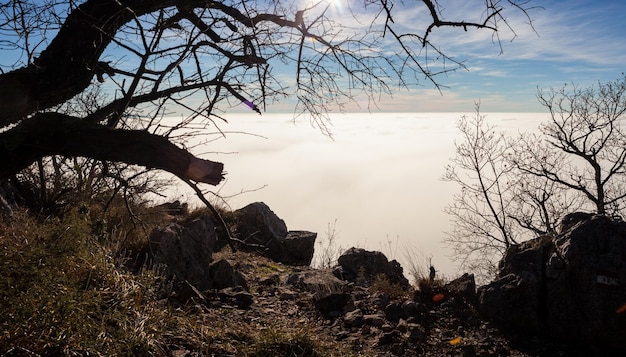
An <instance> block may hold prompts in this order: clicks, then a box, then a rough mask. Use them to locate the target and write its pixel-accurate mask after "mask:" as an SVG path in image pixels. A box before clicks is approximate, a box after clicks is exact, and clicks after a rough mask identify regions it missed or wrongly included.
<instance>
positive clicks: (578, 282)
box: [478, 214, 626, 351]
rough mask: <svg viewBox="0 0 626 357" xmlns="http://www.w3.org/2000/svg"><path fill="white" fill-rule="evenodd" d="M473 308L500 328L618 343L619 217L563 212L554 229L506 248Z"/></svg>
mask: <svg viewBox="0 0 626 357" xmlns="http://www.w3.org/2000/svg"><path fill="white" fill-rule="evenodd" d="M478 295H479V309H480V311H481V312H482V313H483V315H484V316H486V317H488V318H489V319H491V320H492V321H494V322H495V323H496V324H497V325H498V326H499V327H500V328H502V329H503V330H506V331H509V332H515V333H517V334H523V335H537V336H543V337H548V338H551V339H556V340H559V341H563V342H566V343H583V344H590V343H594V344H601V345H603V346H606V347H607V350H618V351H625V350H626V339H624V338H623V336H626V316H625V315H624V314H623V313H620V312H619V311H621V310H620V307H622V306H624V304H625V303H626V223H624V222H622V221H621V220H612V219H610V218H608V217H605V216H589V215H586V214H579V215H568V216H566V221H565V219H564V222H562V224H561V230H560V233H559V234H557V235H555V236H544V237H539V238H536V239H534V240H531V241H527V242H524V243H521V244H519V245H516V246H513V247H511V248H510V249H508V251H507V252H506V254H505V256H504V258H503V259H502V261H501V263H500V267H499V274H498V278H497V279H496V280H495V281H494V282H492V283H490V284H488V285H486V286H483V287H481V288H480V289H479V292H478Z"/></svg>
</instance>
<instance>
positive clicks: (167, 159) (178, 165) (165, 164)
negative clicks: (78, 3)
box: [0, 113, 224, 185]
mask: <svg viewBox="0 0 626 357" xmlns="http://www.w3.org/2000/svg"><path fill="white" fill-rule="evenodd" d="M49 155H64V156H85V157H91V158H94V159H97V160H103V161H115V162H125V163H128V164H135V165H141V166H145V167H148V168H156V169H162V170H166V171H168V172H171V173H173V174H174V175H176V176H178V177H180V178H181V179H183V180H193V181H197V182H204V183H208V184H211V185H217V184H219V183H220V182H221V181H222V179H223V178H224V176H223V175H224V172H223V167H224V165H223V164H222V163H219V162H213V161H209V160H203V159H200V158H197V157H195V156H193V155H192V154H191V153H189V152H188V151H186V150H184V149H181V148H179V147H177V146H176V145H174V144H172V143H171V142H169V141H168V140H167V139H166V138H164V137H161V136H158V135H154V134H150V133H148V132H146V131H140V130H116V129H111V128H107V127H105V126H103V125H99V124H94V123H89V122H86V121H84V120H81V119H79V118H74V117H71V116H68V115H63V114H58V113H41V114H37V115H35V116H34V117H33V118H29V119H26V120H24V121H23V122H22V123H21V124H19V125H18V126H16V127H15V128H13V129H11V130H9V131H5V132H4V133H1V134H0V180H1V179H5V178H7V177H10V176H11V175H13V174H14V173H15V172H17V171H19V170H21V169H23V168H26V167H27V166H28V165H30V164H31V163H33V162H35V161H36V160H37V159H38V158H40V157H43V156H49Z"/></svg>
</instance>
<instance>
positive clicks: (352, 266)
mask: <svg viewBox="0 0 626 357" xmlns="http://www.w3.org/2000/svg"><path fill="white" fill-rule="evenodd" d="M337 263H338V266H337V267H336V268H335V270H334V272H333V273H334V274H335V276H337V277H338V278H340V279H343V280H346V281H350V282H355V283H357V284H359V285H364V286H369V285H371V283H372V282H373V280H374V279H375V278H376V277H377V276H379V275H384V276H385V277H386V278H387V279H388V280H389V282H391V283H393V284H398V285H400V286H401V287H402V288H405V289H408V288H409V287H410V284H409V281H408V279H407V278H406V277H405V276H404V274H403V270H402V266H400V263H398V262H397V261H395V260H392V261H388V260H387V257H386V256H385V255H384V254H383V253H381V252H376V251H368V250H365V249H363V248H350V249H348V250H347V251H346V252H345V253H343V254H342V255H341V256H340V257H339V259H337Z"/></svg>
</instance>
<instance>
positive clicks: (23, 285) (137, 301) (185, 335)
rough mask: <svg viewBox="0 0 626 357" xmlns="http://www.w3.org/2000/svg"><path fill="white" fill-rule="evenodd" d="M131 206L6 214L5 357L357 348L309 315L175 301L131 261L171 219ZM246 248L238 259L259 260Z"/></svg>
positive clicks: (269, 270) (0, 304)
mask: <svg viewBox="0 0 626 357" xmlns="http://www.w3.org/2000/svg"><path fill="white" fill-rule="evenodd" d="M130 208H131V211H132V215H131V214H129V211H128V209H127V207H126V204H125V203H122V202H118V203H117V205H114V206H111V207H110V208H109V210H107V211H106V212H104V211H103V210H102V209H101V207H100V206H98V205H95V204H93V205H89V207H86V206H84V205H83V206H78V207H74V208H70V209H68V210H67V211H65V212H64V213H63V215H62V216H61V217H38V216H36V215H31V214H29V213H28V212H26V211H16V212H15V213H14V215H13V216H12V217H5V218H3V219H2V221H0V249H1V250H0V268H1V269H2V272H3V278H2V279H0V316H1V317H2V318H1V319H0V355H30V354H33V355H66V356H69V355H93V356H113V355H115V356H165V355H171V353H172V352H173V351H176V350H187V351H193V352H199V353H202V354H204V355H237V356H239V355H245V356H322V355H324V356H326V355H335V356H339V355H350V353H349V352H346V353H344V352H340V349H337V348H336V346H334V345H333V343H334V341H332V340H328V339H327V340H325V341H322V340H320V339H318V338H317V337H318V336H317V335H318V333H317V332H315V331H316V330H315V327H314V326H313V325H309V324H308V323H304V324H294V323H293V322H292V321H289V320H286V319H285V320H284V321H283V320H282V319H281V318H277V317H276V316H270V315H268V316H262V317H261V318H254V319H252V318H245V316H244V315H241V312H238V311H235V310H228V309H208V308H206V307H204V306H197V305H193V304H191V305H186V306H175V305H171V304H170V303H168V300H167V297H168V296H169V294H170V290H169V284H168V283H167V282H166V281H164V279H163V278H162V277H161V275H160V274H159V271H157V270H153V269H151V268H150V266H149V265H144V266H142V267H141V269H128V267H129V266H132V265H133V264H128V262H127V261H128V260H133V259H134V258H135V256H136V255H137V254H138V252H141V251H142V249H145V245H146V243H147V239H148V235H149V233H150V230H151V229H152V228H153V227H154V225H155V224H156V223H157V222H161V223H162V222H163V220H164V219H165V217H164V216H163V214H162V213H160V212H158V211H155V210H154V209H151V208H146V207H143V206H141V205H133V206H131V207H130ZM196 214H197V213H196ZM222 254H223V253H222ZM241 254H244V253H237V254H235V255H234V259H237V260H240V261H242V263H241V264H244V265H245V264H250V263H246V262H245V261H246V259H247V260H248V261H249V260H250V259H249V258H247V257H245V256H241ZM140 261H141V260H140ZM122 263H126V264H122ZM250 269H252V270H251V272H252V273H251V274H257V275H261V276H263V275H271V274H274V273H276V272H282V271H283V270H284V267H282V266H281V265H277V264H275V263H271V262H269V261H268V262H265V263H262V264H256V265H254V266H252V267H250ZM253 280H254V279H253Z"/></svg>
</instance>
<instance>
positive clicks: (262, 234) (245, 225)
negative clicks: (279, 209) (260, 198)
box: [235, 202, 317, 266]
mask: <svg viewBox="0 0 626 357" xmlns="http://www.w3.org/2000/svg"><path fill="white" fill-rule="evenodd" d="M235 216H236V227H237V235H238V237H239V239H240V240H242V241H243V242H244V243H245V245H243V246H242V249H248V250H250V249H252V250H257V251H259V252H261V253H262V254H263V255H265V256H266V257H268V258H270V259H272V260H274V261H276V262H280V263H284V264H287V265H307V266H308V265H310V264H311V260H312V259H313V253H314V250H315V249H314V248H315V247H314V245H315V239H316V238H317V233H313V232H306V231H292V232H289V231H287V225H286V224H285V222H284V221H283V220H282V219H280V218H279V217H278V216H277V215H276V214H275V213H274V212H273V211H272V210H271V209H270V208H269V207H268V206H267V205H266V204H265V203H263V202H255V203H251V204H249V205H247V206H245V207H243V208H241V209H239V210H237V211H235Z"/></svg>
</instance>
